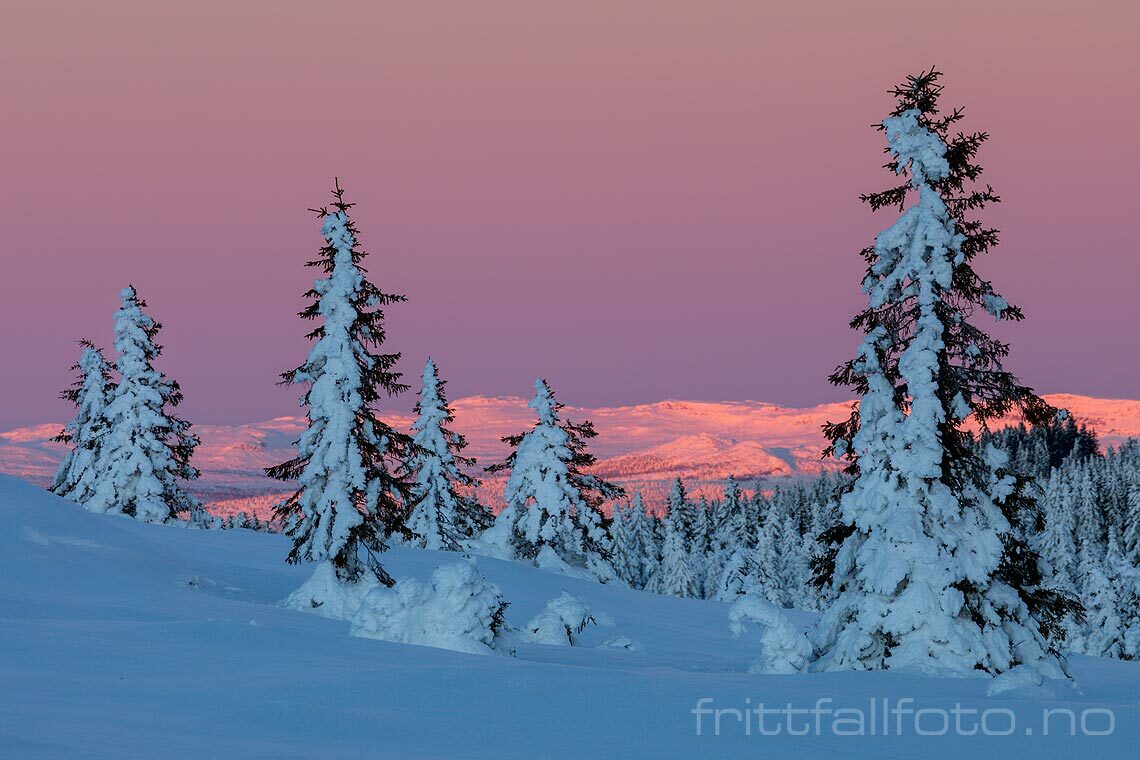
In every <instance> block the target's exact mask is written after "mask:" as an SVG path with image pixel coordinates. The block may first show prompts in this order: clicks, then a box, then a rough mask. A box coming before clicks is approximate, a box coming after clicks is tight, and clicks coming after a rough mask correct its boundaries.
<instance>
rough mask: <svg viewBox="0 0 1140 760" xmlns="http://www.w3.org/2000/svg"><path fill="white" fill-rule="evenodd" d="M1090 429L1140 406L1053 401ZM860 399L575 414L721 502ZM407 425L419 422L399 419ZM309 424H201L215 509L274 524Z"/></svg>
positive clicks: (513, 401) (485, 449) (572, 412)
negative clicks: (730, 486) (269, 471)
mask: <svg viewBox="0 0 1140 760" xmlns="http://www.w3.org/2000/svg"><path fill="white" fill-rule="evenodd" d="M1046 398H1047V399H1049V400H1050V401H1051V402H1052V403H1053V404H1055V405H1057V406H1061V407H1064V408H1067V409H1069V410H1070V411H1071V412H1072V413H1073V414H1074V415H1075V416H1076V417H1077V419H1079V420H1081V421H1084V422H1087V423H1088V424H1090V425H1091V426H1092V427H1093V428H1095V429H1096V430H1097V432H1098V433H1099V434H1100V435H1101V439H1102V442H1104V443H1105V444H1116V443H1119V442H1121V441H1122V440H1124V439H1125V438H1128V437H1130V436H1140V401H1129V400H1119V399H1098V398H1089V397H1087V396H1074V395H1069V394H1063V395H1054V396H1047V397H1046ZM453 406H454V408H455V425H454V427H455V429H456V430H457V431H459V432H461V433H463V434H464V435H466V436H467V438H468V440H469V442H470V448H469V449H468V452H469V453H470V454H471V455H473V456H475V457H477V458H478V459H479V460H480V462H483V463H490V462H495V461H499V460H500V459H502V458H503V457H504V456H505V455H506V451H507V450H506V447H505V445H504V444H503V443H502V440H501V439H502V437H503V436H505V435H510V434H512V433H517V432H520V431H523V430H526V429H528V428H529V427H530V426H531V425H532V424H533V414H532V413H531V411H530V410H529V409H528V408H527V406H526V400H525V399H522V398H514V397H506V398H487V397H469V398H462V399H459V400H458V401H456V402H454V404H453ZM849 411H850V402H844V403H836V404H821V405H819V406H814V407H807V408H802V409H797V408H789V407H781V406H777V405H775V404H767V403H763V402H758V401H739V402H720V403H714V402H705V401H661V402H658V403H655V404H640V405H637V406H622V407H601V408H581V407H567V408H566V415H567V416H568V417H569V418H570V419H573V420H581V419H590V420H593V421H594V423H595V426H596V427H597V430H598V437H597V438H596V439H594V441H592V442H591V450H592V451H594V452H595V453H596V454H597V455H598V457H599V464H598V472H599V474H602V475H604V476H605V477H607V478H609V479H611V480H614V481H617V482H618V483H620V484H622V485H625V486H628V487H631V488H638V489H641V490H642V492H643V493H644V495H645V497H646V502H647V503H648V504H649V505H650V506H654V507H657V506H660V505H661V504H662V503H663V501H664V496H665V494H666V493H667V492H668V489H669V485H670V483H671V482H672V480H673V479H674V478H677V477H680V478H682V479H683V480H685V481H686V484H687V485H688V486H689V487H690V491H691V492H693V493H695V494H703V495H706V496H710V497H712V496H715V495H716V494H717V493H718V492H719V491H720V489H721V486H722V483H723V481H724V479H725V478H727V477H728V476H729V475H736V476H737V477H738V478H739V479H741V481H742V483H744V484H745V485H746V486H750V485H751V484H752V483H754V482H757V481H760V482H763V483H766V484H770V483H772V482H774V480H778V479H779V478H781V477H786V476H794V475H810V474H815V473H818V472H820V470H821V469H822V468H824V467H830V466H833V463H831V462H825V461H821V460H820V451H821V450H822V448H823V446H824V442H823V438H822V433H821V430H820V428H821V426H822V425H823V423H824V422H826V421H828V420H832V421H834V420H839V419H842V418H844V417H846V415H847V414H848V413H849ZM388 419H389V420H390V421H391V423H392V424H393V425H395V426H397V427H401V428H404V429H407V428H408V426H409V425H410V424H411V422H412V419H411V417H408V416H400V415H390V416H389V417H388ZM302 426H303V420H302V419H301V418H298V417H281V418H278V419H274V420H269V421H267V422H260V423H253V424H246V425H233V426H224V425H201V426H196V427H195V431H196V432H197V433H198V434H199V435H200V436H201V438H202V445H201V446H199V447H198V450H197V451H196V452H195V456H194V462H195V464H196V465H197V467H198V468H199V469H200V470H201V471H202V479H201V480H200V481H199V482H198V483H196V484H195V486H194V488H193V489H192V490H194V491H195V492H196V493H197V494H199V495H200V496H202V497H203V498H204V499H205V500H206V501H207V503H208V504H210V505H211V509H212V510H213V511H215V512H218V513H222V514H225V513H228V512H230V511H234V510H237V509H247V510H250V511H253V512H255V513H258V514H260V515H261V516H263V517H264V516H267V515H268V510H269V508H270V507H271V505H272V504H273V503H274V502H275V501H276V500H277V499H278V498H279V496H280V495H281V494H282V493H283V492H284V491H286V490H287V489H285V488H283V487H282V484H281V483H279V482H277V481H273V480H270V479H269V478H266V477H265V475H264V474H263V472H262V468H264V467H267V466H269V465H272V464H277V463H279V462H283V461H285V460H286V459H288V458H290V457H291V456H293V449H292V442H293V441H295V440H296V439H297V437H298V436H299V435H300V431H301V429H302ZM59 428H60V425H59V424H55V423H53V424H45V425H36V426H32V427H25V428H19V429H17V430H12V431H9V432H6V433H0V472H4V473H8V474H11V475H17V476H19V477H22V478H26V479H28V480H31V481H33V482H36V483H40V484H47V483H48V482H50V479H51V477H52V475H53V474H54V472H55V468H56V465H57V464H58V462H59V460H60V458H61V457H62V456H63V447H62V446H61V445H59V444H56V443H52V442H51V440H50V439H51V437H52V436H54V435H55V434H56V433H58V432H59ZM502 486H503V480H502V479H501V478H500V479H495V478H488V479H487V480H486V484H485V486H484V489H483V493H482V494H481V495H482V496H483V497H484V499H485V500H486V501H487V502H488V503H490V504H495V503H496V502H497V497H498V494H499V493H500V492H501V490H502Z"/></svg>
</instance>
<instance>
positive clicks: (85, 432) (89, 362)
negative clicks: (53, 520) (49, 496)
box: [51, 340, 115, 504]
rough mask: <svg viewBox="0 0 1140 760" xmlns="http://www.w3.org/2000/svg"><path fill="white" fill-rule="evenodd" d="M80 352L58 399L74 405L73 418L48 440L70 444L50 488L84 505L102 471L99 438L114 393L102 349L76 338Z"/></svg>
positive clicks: (104, 432)
mask: <svg viewBox="0 0 1140 760" xmlns="http://www.w3.org/2000/svg"><path fill="white" fill-rule="evenodd" d="M80 345H81V346H82V347H83V353H82V354H81V355H80V357H79V361H78V362H77V363H76V364H74V365H73V366H72V369H73V370H74V371H75V372H76V374H77V377H76V380H75V383H74V384H73V385H72V386H71V387H70V388H68V389H67V390H65V391H64V392H63V393H61V394H60V398H62V399H65V400H67V401H70V402H71V403H72V404H74V405H75V417H74V418H73V419H72V420H71V422H69V423H67V425H66V426H64V428H63V430H62V431H61V432H60V434H59V435H57V436H56V437H55V438H53V439H52V440H55V441H59V442H60V443H66V444H70V445H71V450H70V451H68V452H67V456H65V457H64V458H63V462H61V463H60V465H59V469H58V470H57V471H56V473H55V480H54V481H53V482H52V485H51V491H52V492H53V493H56V494H58V495H60V496H62V497H63V498H65V499H70V500H71V501H74V502H76V503H77V504H84V503H86V502H87V500H88V499H90V498H91V494H92V493H93V492H94V490H95V485H96V483H98V481H99V477H100V475H101V474H102V470H101V466H102V464H103V440H104V438H105V436H106V435H107V431H108V430H109V429H110V422H109V421H108V420H107V405H108V404H109V403H111V397H112V395H113V394H114V392H115V383H114V381H112V380H111V365H110V364H108V363H107V360H106V359H104V358H103V350H102V349H100V348H97V347H96V346H95V344H94V343H92V342H91V341H88V340H83V341H80Z"/></svg>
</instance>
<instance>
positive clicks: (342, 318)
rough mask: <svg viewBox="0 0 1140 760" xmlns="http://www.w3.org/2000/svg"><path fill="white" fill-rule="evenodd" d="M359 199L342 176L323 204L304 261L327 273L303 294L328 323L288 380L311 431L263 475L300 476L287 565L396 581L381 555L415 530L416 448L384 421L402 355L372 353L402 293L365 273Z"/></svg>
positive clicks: (311, 310)
mask: <svg viewBox="0 0 1140 760" xmlns="http://www.w3.org/2000/svg"><path fill="white" fill-rule="evenodd" d="M353 205H354V204H351V203H347V202H346V201H345V200H344V191H343V190H341V188H340V183H339V182H338V183H337V184H336V188H335V190H334V191H333V203H332V206H331V207H326V208H321V209H317V210H316V213H317V214H318V216H319V218H320V220H321V235H322V237H324V239H325V245H324V246H323V247H322V248H321V250H320V254H319V255H318V257H317V258H316V259H314V260H313V261H310V262H308V263H307V265H306V266H310V267H316V268H317V269H318V270H319V271H320V272H321V273H322V274H323V277H321V278H320V279H318V280H317V281H316V282H315V283H314V284H313V288H312V289H311V290H309V291H308V292H307V293H305V297H306V298H309V299H312V301H311V303H310V304H309V305H308V306H307V307H306V308H305V309H304V310H303V311H301V312H300V316H301V317H302V318H303V319H310V320H316V319H319V320H321V324H320V325H318V326H317V327H316V328H315V329H313V330H312V331H311V332H310V333H309V334H308V336H307V337H308V338H309V339H310V340H314V341H315V343H314V344H313V347H312V349H311V350H310V351H309V355H308V357H307V358H306V359H305V363H304V364H302V365H301V366H300V367H298V368H296V369H294V370H290V371H289V372H285V373H284V374H283V375H282V376H281V377H282V383H283V384H286V385H294V384H299V385H307V386H308V387H307V389H306V390H305V393H304V394H303V395H302V396H301V405H302V406H304V407H307V419H308V428H307V429H306V430H305V432H304V433H303V434H302V435H301V438H300V440H299V441H298V444H297V456H296V458H294V459H291V460H289V461H288V462H284V463H282V464H279V465H277V466H275V467H270V468H268V469H267V470H266V472H267V473H268V475H269V476H270V477H273V478H277V479H280V480H287V481H297V482H298V488H297V490H296V492H294V493H293V495H291V496H290V497H289V498H287V499H285V500H284V501H283V502H281V504H279V505H278V506H277V507H276V514H277V516H278V517H279V518H280V519H281V520H282V522H283V523H284V526H285V532H286V533H288V535H289V536H290V537H292V539H293V548H292V550H291V551H290V552H289V556H288V561H289V562H291V563H300V562H328V563H331V565H332V567H333V569H334V571H335V578H336V579H337V580H338V581H340V582H342V583H348V584H356V583H358V582H362V581H363V582H365V583H368V582H373V581H375V582H379V583H382V584H384V585H386V586H391V585H392V584H393V583H394V581H393V580H392V578H391V576H389V575H388V573H387V572H386V571H385V570H384V568H383V566H382V565H381V564H380V561H379V560H378V558H377V555H378V554H380V553H382V552H384V551H385V550H386V549H387V548H388V543H387V542H388V539H389V538H391V536H392V535H393V534H395V533H399V534H401V535H404V536H407V535H408V533H407V528H406V527H405V522H406V519H407V511H406V505H407V504H408V503H409V498H410V490H409V489H410V483H409V481H408V468H407V462H408V458H409V454H410V452H411V449H412V448H413V444H412V440H411V438H410V437H409V436H408V435H406V434H404V433H401V432H398V431H396V430H394V429H393V428H392V427H391V426H389V425H387V424H385V423H384V422H383V421H381V420H380V419H379V418H378V417H377V414H376V410H375V404H376V402H377V401H378V400H379V399H380V397H381V394H387V395H388V396H396V395H398V394H400V393H402V392H404V391H405V390H407V386H406V385H404V384H402V383H401V382H400V373H398V372H395V371H394V370H393V367H394V366H395V364H396V362H397V361H399V358H400V355H399V354H381V353H376V352H375V350H376V349H378V348H379V347H380V346H381V345H382V344H383V342H384V339H385V332H384V311H383V307H384V306H387V305H388V304H392V303H396V302H399V301H403V300H404V297H403V296H402V295H393V294H390V293H384V292H382V291H381V290H380V289H379V288H377V287H376V286H375V285H374V284H373V283H372V282H370V281H369V280H368V278H367V277H366V276H365V274H366V272H365V270H364V268H363V266H361V263H362V261H363V259H364V257H365V252H364V251H363V250H361V249H360V247H359V242H358V232H357V229H356V225H355V224H353V222H352V220H351V219H350V218H349V215H348V212H349V209H351V208H352V207H353Z"/></svg>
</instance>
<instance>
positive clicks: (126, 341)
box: [84, 285, 209, 526]
mask: <svg viewBox="0 0 1140 760" xmlns="http://www.w3.org/2000/svg"><path fill="white" fill-rule="evenodd" d="M145 308H146V302H145V301H143V300H142V299H141V298H139V297H138V294H137V293H136V292H135V289H134V287H133V286H131V285H128V286H127V287H126V288H124V289H123V291H122V305H121V308H120V309H119V310H118V311H117V312H115V350H116V351H117V352H118V354H119V357H118V360H117V361H116V363H115V366H116V369H118V371H119V383H118V385H116V386H115V389H114V392H113V393H112V395H111V400H110V402H109V403H108V404H107V408H106V411H105V416H106V419H107V424H108V429H107V432H106V434H105V435H104V436H103V443H102V451H103V455H102V457H101V463H100V464H99V465H98V467H99V470H100V473H99V475H98V477H97V479H96V482H95V487H94V489H93V490H92V491H91V492H90V493H89V494H88V496H87V498H86V501H85V502H84V506H86V507H87V508H88V509H89V510H91V511H93V512H111V513H116V514H125V515H130V516H131V517H134V518H135V519H137V520H141V521H143V522H151V523H164V522H172V521H174V520H178V519H189V520H190V522H191V524H198V525H203V526H204V525H207V524H208V523H209V519H208V516H207V515H206V513H205V510H203V509H202V504H201V502H199V501H198V500H197V499H196V498H194V497H193V496H191V495H190V494H189V493H187V492H186V491H185V490H184V489H183V482H184V481H189V480H194V479H195V478H197V477H198V471H197V470H196V469H194V467H193V466H192V465H191V464H190V458H191V456H193V454H194V449H195V448H196V447H197V446H198V437H197V436H196V435H194V434H192V433H191V432H190V423H189V422H187V421H185V420H183V419H180V418H178V417H177V416H175V415H174V413H173V412H172V411H171V410H172V409H173V408H174V407H176V406H178V404H179V403H181V402H182V391H181V390H180V389H179V388H178V383H176V382H175V381H173V380H170V379H168V378H167V377H166V376H165V375H163V374H162V373H161V372H159V371H158V370H157V369H155V368H154V360H155V359H157V358H158V356H159V355H160V354H161V353H162V346H160V345H158V344H157V343H155V338H156V337H157V336H158V332H159V330H161V329H162V325H160V324H159V323H158V322H155V321H154V320H153V319H151V318H150V317H149V316H148V315H147V314H146V313H145V312H144V311H143V309H145Z"/></svg>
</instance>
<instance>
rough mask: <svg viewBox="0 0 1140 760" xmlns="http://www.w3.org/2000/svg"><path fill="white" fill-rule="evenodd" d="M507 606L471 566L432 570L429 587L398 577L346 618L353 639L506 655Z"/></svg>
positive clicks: (379, 589) (496, 591) (413, 579)
mask: <svg viewBox="0 0 1140 760" xmlns="http://www.w3.org/2000/svg"><path fill="white" fill-rule="evenodd" d="M506 608H507V602H505V601H504V600H503V595H502V592H501V591H500V590H499V587H498V586H496V585H494V584H493V583H490V582H488V581H487V579H486V578H484V577H483V576H482V575H481V574H480V573H479V571H478V570H477V569H476V567H475V564H474V563H472V562H456V563H454V564H450V565H442V566H440V567H437V568H436V569H435V571H434V572H433V573H432V574H431V581H430V582H427V583H425V582H423V581H421V580H419V579H417V578H404V579H401V580H399V581H397V583H396V585H395V586H393V587H392V588H384V587H382V586H377V587H376V588H374V589H373V590H372V591H370V592H369V594H368V596H366V597H365V598H364V602H363V604H361V605H360V609H359V610H357V612H356V615H355V617H353V618H352V629H351V630H350V633H351V634H352V635H353V636H362V637H365V638H371V639H382V640H384V641H395V642H398V643H401V644H419V645H420V646H428V647H438V648H440V649H451V650H454V651H456V652H467V653H469V654H490V653H492V652H503V653H506V652H507V651H508V650H507V647H506V640H505V634H506V633H507V628H506V622H505V621H504V619H503V613H504V612H505V610H506Z"/></svg>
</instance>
